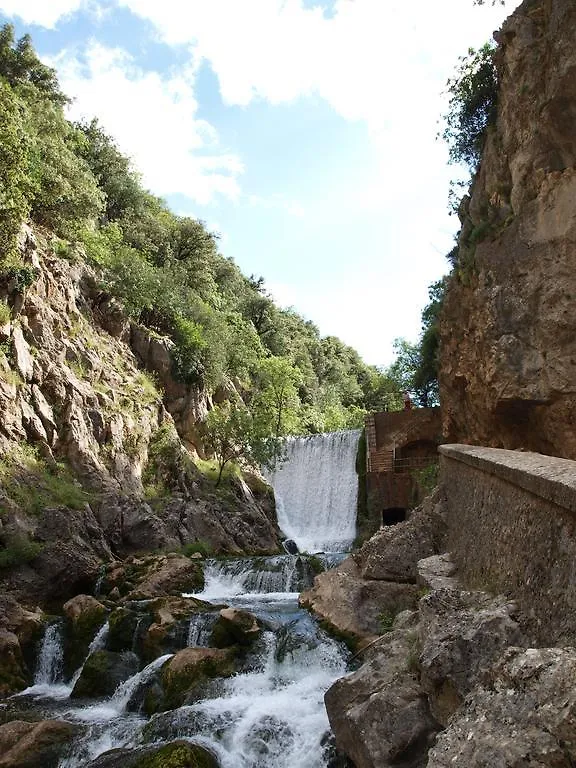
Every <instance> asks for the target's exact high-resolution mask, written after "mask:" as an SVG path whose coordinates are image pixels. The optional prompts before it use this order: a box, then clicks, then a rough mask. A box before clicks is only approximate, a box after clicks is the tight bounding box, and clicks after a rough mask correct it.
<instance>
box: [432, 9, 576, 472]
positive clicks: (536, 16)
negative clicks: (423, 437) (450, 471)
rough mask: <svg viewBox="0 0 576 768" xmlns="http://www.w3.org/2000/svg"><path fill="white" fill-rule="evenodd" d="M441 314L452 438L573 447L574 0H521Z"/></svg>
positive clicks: (558, 451) (505, 39) (503, 50)
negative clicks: (495, 110)
mask: <svg viewBox="0 0 576 768" xmlns="http://www.w3.org/2000/svg"><path fill="white" fill-rule="evenodd" d="M497 40H498V43H499V50H498V54H497V56H498V59H497V61H498V70H499V73H500V81H501V87H500V90H499V95H498V116H497V122H496V125H495V127H494V129H493V130H491V131H490V132H489V134H488V139H487V143H486V147H485V150H484V153H483V157H482V162H481V166H480V170H479V173H478V176H477V178H476V181H475V183H474V186H473V190H472V194H471V199H469V200H467V201H465V203H464V205H463V207H462V210H461V212H462V218H463V227H462V233H461V237H460V264H459V266H458V267H457V269H456V272H455V275H454V276H453V278H452V280H451V283H450V286H449V289H448V293H447V297H446V302H445V307H444V312H443V316H442V322H441V340H442V350H441V366H440V393H441V401H442V413H443V425H444V434H445V436H446V437H447V439H448V440H449V441H450V442H462V443H473V444H479V445H490V446H495V447H503V448H524V449H528V450H534V451H539V452H541V453H549V454H552V455H556V456H564V457H567V458H576V429H575V425H576V332H575V331H576V320H575V317H574V296H575V295H576V271H575V270H574V252H575V247H576V209H575V207H574V200H575V199H576V131H575V130H574V119H575V115H576V6H575V5H574V3H573V2H571V0H546V1H545V2H541V1H539V0H538V1H537V0H525V2H523V3H522V4H521V5H520V7H519V8H518V9H517V11H516V12H515V13H514V14H513V15H512V16H511V17H510V18H509V19H508V20H507V21H506V22H505V24H504V26H503V27H502V30H501V31H500V32H499V33H498V34H497Z"/></svg>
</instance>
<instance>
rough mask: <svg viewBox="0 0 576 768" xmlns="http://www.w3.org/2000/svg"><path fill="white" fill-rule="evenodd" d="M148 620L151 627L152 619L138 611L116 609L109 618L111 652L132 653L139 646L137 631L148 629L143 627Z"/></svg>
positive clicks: (108, 643)
mask: <svg viewBox="0 0 576 768" xmlns="http://www.w3.org/2000/svg"><path fill="white" fill-rule="evenodd" d="M145 619H146V621H147V624H148V625H150V623H151V619H150V617H145V615H144V614H139V613H136V611H134V610H132V609H130V608H125V607H123V606H122V607H120V608H115V609H114V610H113V611H112V613H111V614H110V616H109V617H108V626H109V630H108V640H107V643H106V644H107V647H108V648H109V650H111V651H115V652H119V651H130V650H132V649H133V648H134V647H135V646H137V644H138V636H137V634H139V633H137V630H142V631H144V630H145V629H146V627H145V626H144V627H143V626H142V624H143V622H144V620H145Z"/></svg>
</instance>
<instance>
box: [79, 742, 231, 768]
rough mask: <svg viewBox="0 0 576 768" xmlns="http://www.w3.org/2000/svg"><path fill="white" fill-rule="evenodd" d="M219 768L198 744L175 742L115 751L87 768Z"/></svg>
mask: <svg viewBox="0 0 576 768" xmlns="http://www.w3.org/2000/svg"><path fill="white" fill-rule="evenodd" d="M168 767H169V768H219V764H218V761H217V760H216V758H215V757H214V755H213V754H212V753H211V752H209V751H208V750H207V749H205V748H204V747H200V746H199V745H198V744H190V742H188V741H174V742H172V743H171V744H166V745H164V746H162V747H153V748H147V749H113V750H111V751H110V752H106V753H104V754H103V755H100V757H98V758H96V760H93V761H92V762H91V763H88V765H87V766H86V768H168Z"/></svg>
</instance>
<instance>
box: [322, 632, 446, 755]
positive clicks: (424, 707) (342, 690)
mask: <svg viewBox="0 0 576 768" xmlns="http://www.w3.org/2000/svg"><path fill="white" fill-rule="evenodd" d="M415 642H416V633H415V631H414V630H407V631H393V632H390V633H388V634H387V635H386V636H385V637H384V638H383V639H382V640H381V641H380V642H379V643H378V644H377V645H376V646H373V649H374V650H371V655H372V658H371V659H370V660H369V661H368V662H366V663H365V664H364V665H363V666H362V667H360V669H359V670H358V671H357V672H355V673H354V674H352V675H348V676H347V677H343V678H341V679H340V680H337V681H336V682H335V683H334V684H333V685H332V687H331V688H329V689H328V691H327V692H326V695H325V697H324V701H325V704H326V711H327V712H328V719H329V720H330V725H331V726H332V730H333V732H334V736H335V739H336V745H337V747H338V749H340V750H341V751H342V752H344V753H345V754H346V755H348V757H349V758H350V759H351V760H352V761H353V763H354V765H355V766H356V768H387V767H388V766H390V768H393V767H395V766H402V768H417V767H418V768H420V766H425V765H426V754H427V750H428V747H429V746H430V744H431V743H432V742H433V740H434V737H435V735H436V733H437V732H438V731H439V730H440V725H439V724H438V723H437V722H436V721H435V720H434V718H433V716H432V715H431V713H430V709H429V706H428V702H427V700H426V697H425V696H424V695H423V692H422V689H421V688H420V685H419V680H418V674H417V673H418V670H417V666H416V665H415V664H414V659H415V655H414V654H415Z"/></svg>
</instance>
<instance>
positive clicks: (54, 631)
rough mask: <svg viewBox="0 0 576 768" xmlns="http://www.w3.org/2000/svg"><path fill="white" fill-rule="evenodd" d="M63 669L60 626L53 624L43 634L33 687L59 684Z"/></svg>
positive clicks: (58, 623) (59, 623)
mask: <svg viewBox="0 0 576 768" xmlns="http://www.w3.org/2000/svg"><path fill="white" fill-rule="evenodd" d="M63 668H64V649H63V644H62V624H61V622H55V623H54V624H49V625H48V626H47V627H46V631H45V632H44V638H43V639H42V646H41V648H40V654H39V656H38V665H37V668H36V673H35V674H34V685H43V686H45V685H55V684H56V683H58V682H61V680H62V670H63Z"/></svg>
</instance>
